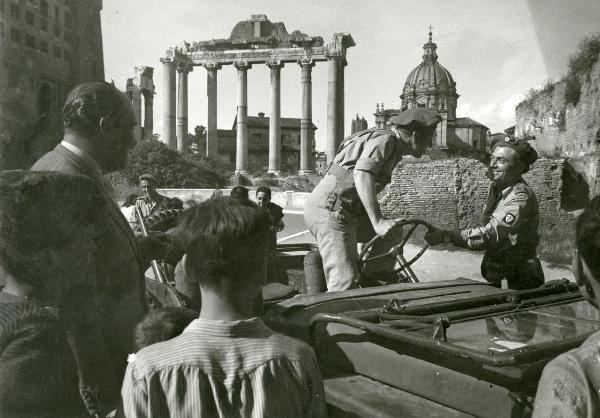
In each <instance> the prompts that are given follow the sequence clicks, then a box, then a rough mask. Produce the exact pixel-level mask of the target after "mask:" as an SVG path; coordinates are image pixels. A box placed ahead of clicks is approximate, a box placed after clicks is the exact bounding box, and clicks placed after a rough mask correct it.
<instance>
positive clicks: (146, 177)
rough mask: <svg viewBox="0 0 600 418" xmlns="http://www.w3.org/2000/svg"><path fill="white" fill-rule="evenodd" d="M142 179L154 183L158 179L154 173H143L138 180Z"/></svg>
mask: <svg viewBox="0 0 600 418" xmlns="http://www.w3.org/2000/svg"><path fill="white" fill-rule="evenodd" d="M142 180H146V181H151V182H152V183H154V184H156V179H155V178H154V176H153V175H152V174H142V175H141V176H140V177H139V178H138V181H142Z"/></svg>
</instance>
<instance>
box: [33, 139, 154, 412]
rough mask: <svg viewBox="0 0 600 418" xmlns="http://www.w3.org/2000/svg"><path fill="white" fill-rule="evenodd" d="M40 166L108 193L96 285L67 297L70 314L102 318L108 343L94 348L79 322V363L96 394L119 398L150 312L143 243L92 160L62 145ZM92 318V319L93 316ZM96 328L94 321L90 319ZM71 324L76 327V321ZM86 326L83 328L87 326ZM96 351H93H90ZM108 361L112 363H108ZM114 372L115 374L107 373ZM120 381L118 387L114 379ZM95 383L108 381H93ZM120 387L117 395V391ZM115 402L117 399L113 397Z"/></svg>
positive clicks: (100, 222) (99, 223) (100, 223)
mask: <svg viewBox="0 0 600 418" xmlns="http://www.w3.org/2000/svg"><path fill="white" fill-rule="evenodd" d="M31 169H32V170H35V171H58V172H62V173H66V174H83V175H86V176H89V177H91V178H93V179H94V180H95V181H96V182H97V183H98V187H99V189H100V191H101V193H102V195H103V196H104V200H105V205H104V207H103V208H102V210H101V214H100V216H99V217H98V219H97V220H96V225H95V238H94V243H95V245H96V247H97V250H96V261H95V277H96V279H95V283H96V289H94V290H93V292H92V293H94V294H93V295H89V292H88V294H87V295H86V294H85V292H86V291H85V290H84V289H81V293H82V294H76V295H73V297H72V298H71V300H70V301H69V302H68V307H69V309H70V310H71V315H69V316H70V317H71V318H72V320H73V321H76V320H77V312H78V311H86V310H87V311H88V314H89V315H88V319H87V321H88V322H90V321H93V322H96V321H97V322H99V323H100V324H101V332H102V337H103V344H104V347H105V348H106V350H104V354H103V353H102V351H103V347H97V348H96V347H93V346H92V344H94V343H92V341H91V340H93V339H94V338H93V335H92V334H93V330H91V329H90V330H86V329H85V328H86V326H85V325H82V324H79V325H78V326H76V328H77V330H78V331H81V332H79V333H75V335H76V339H77V340H78V342H76V343H75V344H74V346H75V347H74V349H75V350H76V351H77V350H80V351H81V352H80V353H77V352H76V357H77V356H78V354H79V358H80V363H81V359H82V358H83V359H85V361H84V364H83V365H82V364H79V366H80V368H83V369H84V373H88V374H89V375H90V376H93V378H92V379H91V380H88V382H91V386H92V388H91V389H92V390H91V392H92V393H93V389H94V386H96V387H97V388H98V389H99V394H100V398H101V399H100V401H102V400H103V399H102V397H103V392H105V393H106V395H104V397H105V398H108V399H113V401H114V398H115V396H116V398H117V400H118V398H119V393H118V392H119V386H120V382H121V381H122V378H123V375H124V373H125V368H126V366H127V355H128V354H129V353H133V352H134V345H133V330H134V327H135V325H136V324H137V323H139V322H140V321H141V320H142V318H143V317H144V315H145V313H146V312H147V305H146V300H145V294H144V290H145V285H144V274H143V269H142V266H141V265H140V261H139V260H140V259H139V253H138V247H137V243H136V239H135V236H134V234H133V232H132V230H131V228H130V226H129V224H128V222H127V220H126V219H125V217H124V216H123V214H122V213H121V211H120V209H119V207H118V206H117V204H116V202H115V201H114V200H113V198H112V197H111V196H110V195H109V193H108V192H107V190H106V188H105V187H104V185H103V184H102V179H101V178H98V175H97V174H95V173H94V171H93V169H92V167H91V165H90V164H89V163H88V162H87V161H86V160H85V159H83V158H81V157H80V156H78V155H76V154H75V153H73V152H72V151H70V150H69V149H67V148H65V147H64V146H62V145H60V144H59V145H57V146H56V148H55V149H54V150H53V151H50V152H49V153H47V154H46V155H44V156H43V157H42V158H40V159H39V160H38V161H37V162H36V163H35V164H34V165H33V167H32V168H31ZM88 302H91V304H92V305H93V306H94V309H93V312H90V309H89V308H88V307H89V306H90V303H88ZM91 318H93V319H91ZM88 325H89V326H90V327H92V326H93V325H94V324H88ZM66 326H67V328H68V329H69V328H70V329H71V330H73V327H74V326H73V325H72V326H69V325H68V324H66ZM82 328H83V329H82ZM90 351H91V352H90ZM107 362H108V363H107ZM111 370H112V372H114V374H113V376H112V378H111V376H107V374H109V373H110V371H111ZM115 377H116V379H117V380H118V382H117V383H116V386H115V387H113V384H114V380H115ZM94 382H104V383H98V384H96V385H94ZM115 389H116V395H115V392H114V390H115ZM111 403H112V402H111Z"/></svg>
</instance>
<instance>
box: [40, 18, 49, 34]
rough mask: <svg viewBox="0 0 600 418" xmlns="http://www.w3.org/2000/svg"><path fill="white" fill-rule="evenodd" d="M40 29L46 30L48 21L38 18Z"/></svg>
mask: <svg viewBox="0 0 600 418" xmlns="http://www.w3.org/2000/svg"><path fill="white" fill-rule="evenodd" d="M40 29H41V30H43V31H44V32H48V21H47V20H46V19H40Z"/></svg>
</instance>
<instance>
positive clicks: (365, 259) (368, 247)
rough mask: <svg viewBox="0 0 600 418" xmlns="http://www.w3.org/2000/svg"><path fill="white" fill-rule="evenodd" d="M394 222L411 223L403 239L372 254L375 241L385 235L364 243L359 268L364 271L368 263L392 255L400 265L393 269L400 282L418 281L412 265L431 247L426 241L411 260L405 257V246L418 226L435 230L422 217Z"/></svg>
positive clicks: (398, 223) (359, 258)
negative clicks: (383, 250) (382, 251)
mask: <svg viewBox="0 0 600 418" xmlns="http://www.w3.org/2000/svg"><path fill="white" fill-rule="evenodd" d="M394 222H396V226H395V227H394V228H398V227H403V226H405V225H411V227H410V228H409V229H408V231H407V232H406V233H405V234H404V236H403V238H402V241H400V242H399V243H398V244H396V245H394V246H392V248H390V249H389V250H388V251H387V252H384V253H381V254H376V255H372V254H371V252H372V250H373V246H374V245H375V243H376V242H377V241H379V240H381V239H383V237H381V236H379V235H377V236H375V238H373V239H372V240H371V241H369V242H368V243H366V244H365V245H364V247H363V249H362V251H361V252H360V255H359V256H358V261H359V269H360V270H361V271H362V270H363V269H364V267H365V265H366V264H367V263H370V262H373V261H375V260H379V259H382V258H384V257H391V258H394V259H395V260H396V262H397V263H398V265H399V267H398V268H396V269H394V270H393V273H394V274H395V275H396V276H397V277H398V283H418V282H419V279H418V278H417V276H416V275H415V273H414V272H413V271H412V269H411V268H410V266H411V265H412V264H413V263H414V262H415V261H417V260H418V259H419V258H420V257H421V256H422V255H423V253H424V252H425V251H426V250H427V248H429V244H427V243H426V244H425V246H424V247H423V248H421V250H420V251H419V252H418V253H417V254H416V255H415V256H414V257H413V258H411V259H410V260H406V259H405V258H404V255H403V250H404V246H405V245H406V243H407V242H408V240H409V238H410V237H411V236H412V234H413V233H414V232H415V230H416V229H417V227H418V226H420V225H422V226H424V227H425V228H427V230H428V231H433V227H432V226H431V225H430V224H428V223H427V222H425V221H422V220H420V219H411V220H404V219H398V220H395V221H394Z"/></svg>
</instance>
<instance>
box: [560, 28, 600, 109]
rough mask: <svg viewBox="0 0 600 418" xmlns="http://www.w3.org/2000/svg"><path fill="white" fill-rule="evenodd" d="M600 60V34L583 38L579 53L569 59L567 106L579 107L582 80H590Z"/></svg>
mask: <svg viewBox="0 0 600 418" xmlns="http://www.w3.org/2000/svg"><path fill="white" fill-rule="evenodd" d="M599 58H600V34H595V35H592V36H588V37H586V38H583V40H582V41H581V42H580V43H579V47H578V48H577V52H576V53H575V54H573V55H572V56H571V57H570V58H569V71H568V73H567V76H566V77H565V82H566V90H565V104H567V105H569V104H570V105H573V106H577V103H579V98H580V97H581V86H582V80H583V78H584V77H585V78H586V79H587V80H588V81H589V80H590V73H591V71H592V68H593V67H594V65H596V63H597V62H598V59H599Z"/></svg>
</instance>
